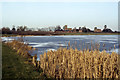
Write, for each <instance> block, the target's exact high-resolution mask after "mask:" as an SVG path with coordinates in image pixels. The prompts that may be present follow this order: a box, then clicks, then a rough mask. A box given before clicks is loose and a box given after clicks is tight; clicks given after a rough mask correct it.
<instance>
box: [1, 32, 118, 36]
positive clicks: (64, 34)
mask: <svg viewBox="0 0 120 80" xmlns="http://www.w3.org/2000/svg"><path fill="white" fill-rule="evenodd" d="M66 35H120V33H63V34H59V33H57V34H45V35H41V34H40V35H17V34H2V35H1V37H23V36H66Z"/></svg>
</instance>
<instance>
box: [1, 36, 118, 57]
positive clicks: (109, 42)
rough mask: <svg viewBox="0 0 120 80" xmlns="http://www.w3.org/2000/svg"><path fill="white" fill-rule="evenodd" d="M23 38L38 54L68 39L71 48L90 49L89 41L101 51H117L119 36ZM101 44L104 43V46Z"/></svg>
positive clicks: (52, 48)
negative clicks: (97, 45)
mask: <svg viewBox="0 0 120 80" xmlns="http://www.w3.org/2000/svg"><path fill="white" fill-rule="evenodd" d="M18 38H19V37H2V41H8V40H9V41H10V40H13V39H18ZM23 40H24V41H25V42H26V43H29V45H30V46H33V47H35V48H37V50H36V51H34V52H33V53H32V55H34V54H37V55H38V56H39V55H40V54H43V53H44V52H45V51H48V50H57V49H58V48H59V47H60V46H61V47H68V43H69V41H70V45H71V46H72V47H73V48H75V47H77V48H78V49H79V50H80V49H81V50H82V49H85V48H89V49H91V43H92V45H94V46H95V43H99V44H100V48H99V50H100V51H102V50H103V49H106V50H107V52H109V53H111V52H112V51H114V52H117V53H118V52H119V44H120V43H119V42H120V41H119V40H120V36H118V35H66V36H25V37H23ZM103 44H105V46H104V47H103ZM114 45H115V49H114Z"/></svg>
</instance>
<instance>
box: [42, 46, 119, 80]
mask: <svg viewBox="0 0 120 80" xmlns="http://www.w3.org/2000/svg"><path fill="white" fill-rule="evenodd" d="M40 62H41V65H40V66H41V68H42V69H43V72H44V73H45V74H47V76H48V77H53V78H118V75H119V69H118V54H116V53H114V52H112V54H109V53H106V51H102V52H100V51H99V50H94V51H89V49H87V50H84V51H81V50H80V51H79V50H77V49H75V50H74V49H72V48H70V49H67V48H59V49H58V50H57V51H48V52H47V53H44V54H43V55H40Z"/></svg>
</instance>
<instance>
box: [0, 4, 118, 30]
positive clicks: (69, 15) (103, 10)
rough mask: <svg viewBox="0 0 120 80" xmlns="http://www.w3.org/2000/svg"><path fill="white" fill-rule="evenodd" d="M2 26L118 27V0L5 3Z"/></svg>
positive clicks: (116, 28)
mask: <svg viewBox="0 0 120 80" xmlns="http://www.w3.org/2000/svg"><path fill="white" fill-rule="evenodd" d="M1 5H2V11H1V12H2V27H12V25H15V26H19V25H26V26H28V27H29V28H33V27H35V28H42V27H49V26H56V25H60V26H61V27H63V25H68V27H71V28H73V27H82V26H86V27H87V28H90V29H94V27H98V28H100V29H103V27H104V25H108V28H111V29H112V30H118V2H2V4H1Z"/></svg>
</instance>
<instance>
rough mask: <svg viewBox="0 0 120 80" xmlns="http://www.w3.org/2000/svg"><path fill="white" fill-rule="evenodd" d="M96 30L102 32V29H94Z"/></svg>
mask: <svg viewBox="0 0 120 80" xmlns="http://www.w3.org/2000/svg"><path fill="white" fill-rule="evenodd" d="M94 32H102V31H101V29H94Z"/></svg>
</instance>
